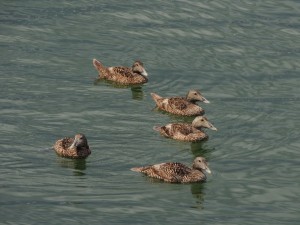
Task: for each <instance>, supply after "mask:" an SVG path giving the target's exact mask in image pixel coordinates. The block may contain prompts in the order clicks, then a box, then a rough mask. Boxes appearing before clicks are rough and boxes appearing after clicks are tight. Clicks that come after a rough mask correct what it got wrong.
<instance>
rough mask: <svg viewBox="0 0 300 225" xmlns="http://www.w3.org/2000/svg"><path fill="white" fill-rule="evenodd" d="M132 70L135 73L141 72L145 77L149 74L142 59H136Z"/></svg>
mask: <svg viewBox="0 0 300 225" xmlns="http://www.w3.org/2000/svg"><path fill="white" fill-rule="evenodd" d="M132 71H133V72H135V73H139V74H141V75H143V76H145V77H147V76H148V73H147V72H146V70H145V68H144V64H143V63H142V62H141V61H138V60H137V61H135V62H134V63H133V65H132Z"/></svg>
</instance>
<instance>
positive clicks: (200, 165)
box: [193, 157, 211, 173]
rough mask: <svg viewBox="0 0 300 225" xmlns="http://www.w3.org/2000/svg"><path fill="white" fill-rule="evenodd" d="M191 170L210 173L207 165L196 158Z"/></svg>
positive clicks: (202, 159) (203, 160) (204, 161)
mask: <svg viewBox="0 0 300 225" xmlns="http://www.w3.org/2000/svg"><path fill="white" fill-rule="evenodd" d="M193 168H194V169H197V170H203V171H205V172H207V173H211V171H210V169H209V168H208V163H207V162H206V159H205V158H203V157H196V158H195V159H194V163H193Z"/></svg>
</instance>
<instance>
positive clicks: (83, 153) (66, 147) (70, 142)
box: [54, 134, 91, 159]
mask: <svg viewBox="0 0 300 225" xmlns="http://www.w3.org/2000/svg"><path fill="white" fill-rule="evenodd" d="M54 150H55V152H56V153H57V155H59V156H62V157H66V158H73V159H84V158H86V157H88V156H89V155H90V154H91V150H90V148H89V146H88V142H87V139H86V137H85V136H84V135H83V134H76V135H75V137H74V138H71V137H65V138H63V139H60V140H58V141H56V143H55V144H54Z"/></svg>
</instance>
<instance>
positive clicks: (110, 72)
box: [93, 59, 148, 85]
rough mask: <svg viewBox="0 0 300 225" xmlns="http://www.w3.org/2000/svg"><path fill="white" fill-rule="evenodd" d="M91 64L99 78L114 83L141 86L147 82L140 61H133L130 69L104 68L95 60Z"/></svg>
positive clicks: (119, 67)
mask: <svg viewBox="0 0 300 225" xmlns="http://www.w3.org/2000/svg"><path fill="white" fill-rule="evenodd" d="M93 64H94V66H95V68H96V70H97V71H98V73H99V78H102V79H106V80H110V81H114V82H117V83H120V84H124V85H130V84H143V83H147V82H148V78H147V76H148V74H147V72H146V70H145V68H144V65H143V63H142V62H141V61H135V62H134V63H133V65H132V67H131V68H129V67H123V66H115V67H104V66H103V64H102V63H101V62H100V61H98V60H97V59H93Z"/></svg>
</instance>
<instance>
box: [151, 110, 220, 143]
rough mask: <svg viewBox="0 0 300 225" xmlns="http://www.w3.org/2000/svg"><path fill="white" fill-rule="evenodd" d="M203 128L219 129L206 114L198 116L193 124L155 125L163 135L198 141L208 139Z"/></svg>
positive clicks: (155, 128)
mask: <svg viewBox="0 0 300 225" xmlns="http://www.w3.org/2000/svg"><path fill="white" fill-rule="evenodd" d="M202 128H209V129H211V130H215V131H216V130H217V128H215V127H214V126H213V125H212V124H211V123H210V122H209V121H208V120H207V118H206V117H205V116H197V117H196V118H195V119H194V120H193V122H192V124H188V123H170V124H167V125H165V126H154V127H153V129H154V130H156V131H158V132H159V133H160V134H161V135H162V136H164V137H167V138H172V139H175V140H179V141H189V142H198V141H202V140H207V139H208V135H207V134H206V133H205V132H203V131H202Z"/></svg>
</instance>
